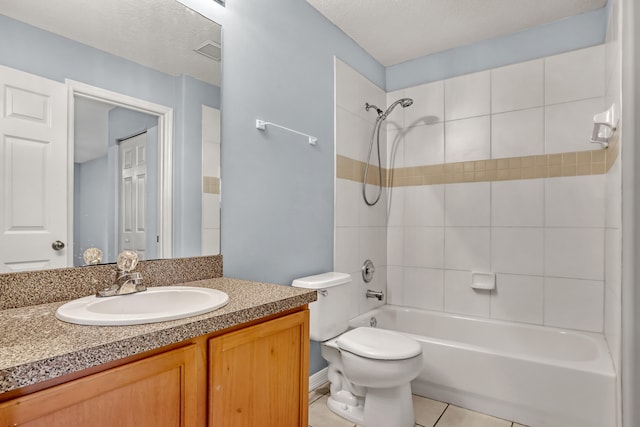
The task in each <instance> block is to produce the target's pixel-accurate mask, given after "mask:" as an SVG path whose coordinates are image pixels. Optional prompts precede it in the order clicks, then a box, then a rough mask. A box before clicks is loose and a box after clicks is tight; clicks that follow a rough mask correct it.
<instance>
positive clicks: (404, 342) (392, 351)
mask: <svg viewBox="0 0 640 427" xmlns="http://www.w3.org/2000/svg"><path fill="white" fill-rule="evenodd" d="M336 344H337V345H338V348H339V349H340V350H344V351H348V352H349V353H353V354H355V355H357V356H361V357H365V358H368V359H376V360H403V359H410V358H412V357H416V356H418V355H420V354H421V353H422V346H421V345H420V343H419V342H418V341H416V340H413V339H411V338H409V337H406V336H404V335H401V334H398V333H396V332H392V331H388V330H386V329H377V328H369V327H364V326H363V327H359V328H355V329H352V330H350V331H348V332H345V333H344V334H342V335H340V336H339V337H338V339H337V340H336Z"/></svg>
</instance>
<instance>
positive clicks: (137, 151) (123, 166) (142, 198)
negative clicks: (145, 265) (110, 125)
mask: <svg viewBox="0 0 640 427" xmlns="http://www.w3.org/2000/svg"><path fill="white" fill-rule="evenodd" d="M119 147H120V149H119V151H120V155H119V158H120V186H119V190H120V214H119V215H118V217H119V218H120V226H119V228H118V229H119V230H120V235H119V238H118V241H119V242H120V243H119V245H118V247H119V249H118V252H122V251H124V250H132V251H135V252H136V253H137V254H138V259H140V260H145V259H146V257H145V255H146V252H147V251H146V247H147V242H146V231H147V221H146V217H147V209H146V208H147V204H146V199H147V132H143V133H141V134H139V135H135V136H132V137H131V138H127V139H123V140H121V141H120V144H119Z"/></svg>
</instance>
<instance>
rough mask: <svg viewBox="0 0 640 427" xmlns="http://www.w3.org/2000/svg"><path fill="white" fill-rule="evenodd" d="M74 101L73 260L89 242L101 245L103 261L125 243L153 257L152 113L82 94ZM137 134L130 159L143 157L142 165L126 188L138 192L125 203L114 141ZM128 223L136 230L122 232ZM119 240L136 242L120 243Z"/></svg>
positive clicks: (154, 179) (154, 149)
mask: <svg viewBox="0 0 640 427" xmlns="http://www.w3.org/2000/svg"><path fill="white" fill-rule="evenodd" d="M75 103H76V106H78V104H81V108H76V109H75V112H76V114H75V117H74V136H75V137H74V234H73V236H74V238H73V240H74V245H73V247H74V265H76V266H79V265H84V260H83V258H82V254H83V252H84V251H85V250H86V249H88V248H91V247H96V248H98V249H100V250H101V251H102V253H103V260H102V261H103V262H115V260H116V259H117V255H118V253H119V252H120V251H121V250H123V249H129V248H131V249H134V250H136V251H138V250H140V251H141V252H142V253H139V254H138V256H139V257H140V259H154V258H157V211H158V209H157V205H158V194H157V192H158V170H157V168H158V161H157V159H158V128H157V126H158V118H157V117H156V116H153V115H150V114H145V113H142V112H139V111H135V110H131V109H128V108H124V107H119V106H114V105H113V104H109V103H106V102H101V101H95V100H91V99H87V98H83V97H75ZM80 112H82V113H80ZM141 134H144V137H145V138H146V143H145V148H144V150H143V151H141V152H140V153H137V152H136V153H135V158H134V159H133V161H134V163H138V162H140V161H141V160H143V161H144V165H145V169H146V170H145V171H144V179H139V180H137V181H136V183H135V185H136V188H132V189H131V190H132V193H131V194H140V196H139V197H137V199H136V201H134V202H133V203H134V205H128V204H125V203H123V201H122V200H123V193H122V192H121V190H120V185H121V176H122V174H121V170H120V169H121V165H123V162H122V161H121V160H120V152H119V147H120V145H121V142H122V141H123V140H126V139H128V138H130V137H131V136H136V135H141ZM134 139H135V138H134ZM139 150H142V149H141V148H139ZM131 182H133V180H132V181H131ZM138 187H144V190H141V189H140V188H138ZM138 190H140V191H142V192H141V193H138ZM127 200H131V199H127ZM127 206H129V207H127ZM123 209H131V212H132V215H130V216H127V217H126V218H125V216H123V214H122V211H123ZM129 220H131V221H134V222H133V223H128V222H127V221H129ZM130 224H134V225H133V229H134V230H135V229H138V232H137V233H134V234H136V235H135V237H134V235H133V234H129V235H128V236H127V237H123V234H122V233H121V230H123V227H125V226H127V227H128V226H129V225H130ZM140 229H142V231H140ZM142 236H144V237H142ZM140 239H142V240H140ZM125 240H129V244H130V245H133V246H137V247H129V246H127V247H123V246H122V245H121V242H122V243H124V242H125Z"/></svg>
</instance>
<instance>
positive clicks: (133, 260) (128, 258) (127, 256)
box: [118, 250, 138, 273]
mask: <svg viewBox="0 0 640 427" xmlns="http://www.w3.org/2000/svg"><path fill="white" fill-rule="evenodd" d="M137 265H138V254H137V253H136V251H130V250H126V251H122V252H120V255H118V269H119V270H120V271H123V272H125V273H128V272H130V271H131V270H133V269H134V268H136V266H137Z"/></svg>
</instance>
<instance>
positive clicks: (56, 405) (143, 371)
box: [0, 345, 198, 427]
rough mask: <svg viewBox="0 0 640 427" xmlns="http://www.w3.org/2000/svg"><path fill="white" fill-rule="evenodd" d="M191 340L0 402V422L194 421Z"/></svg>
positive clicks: (109, 425) (67, 425)
mask: <svg viewBox="0 0 640 427" xmlns="http://www.w3.org/2000/svg"><path fill="white" fill-rule="evenodd" d="M196 347H197V346H196V345H189V346H187V347H182V348H179V349H176V350H171V351H168V352H166V353H162V354H159V355H157V356H151V357H149V358H146V359H143V360H140V361H137V362H133V363H129V364H127V365H123V366H120V367H117V368H113V369H109V370H107V371H104V372H100V373H98V374H94V375H90V376H88V377H85V378H81V379H78V380H74V381H71V382H68V383H65V384H62V385H59V386H56V387H52V388H49V389H46V390H43V391H40V392H36V393H33V394H30V395H28V396H23V397H19V398H16V399H14V400H10V401H8V402H4V403H2V404H0V425H1V426H11V425H20V426H43V427H44V426H46V427H55V426H60V427H74V426H78V427H80V426H92V427H113V426H118V427H122V426H131V427H134V426H135V427H140V426H149V427H157V426H195V425H196V422H197V420H196V418H197V409H196V407H195V406H196V405H197V402H198V399H197V381H196V375H197V372H196V371H197V364H196V355H197V352H196Z"/></svg>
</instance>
